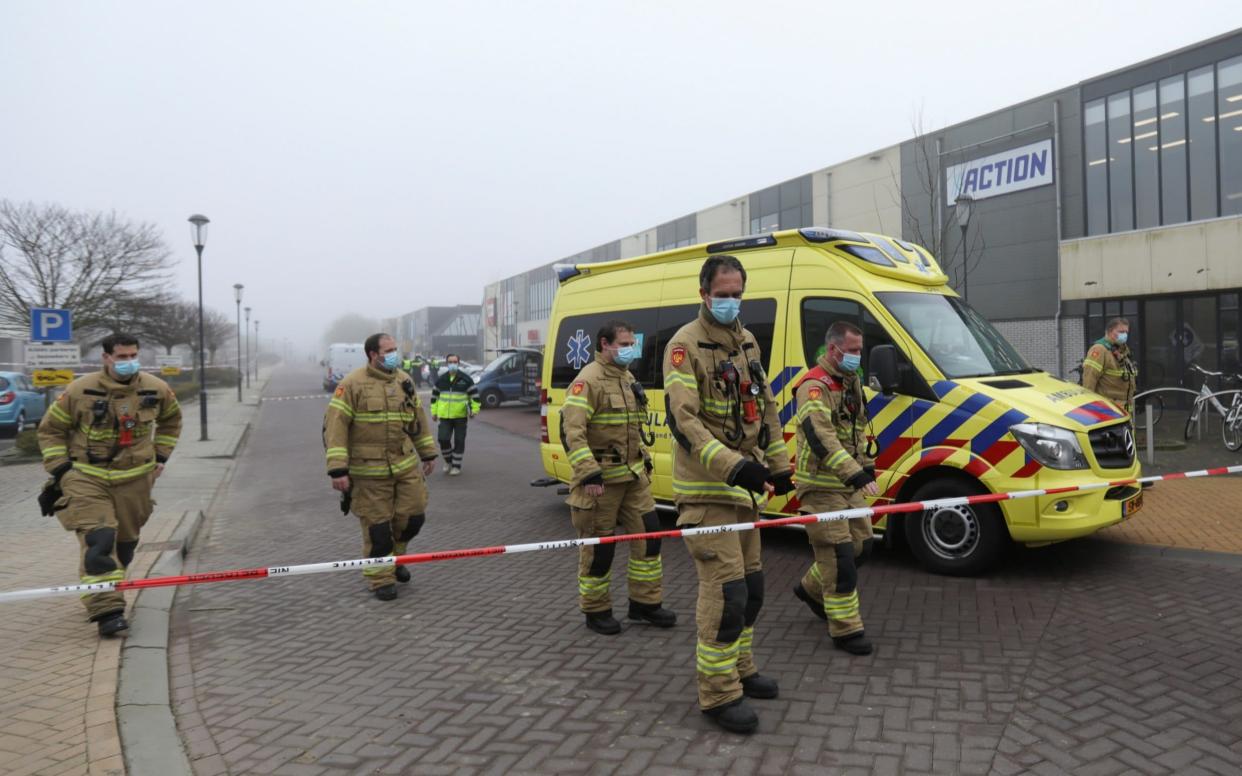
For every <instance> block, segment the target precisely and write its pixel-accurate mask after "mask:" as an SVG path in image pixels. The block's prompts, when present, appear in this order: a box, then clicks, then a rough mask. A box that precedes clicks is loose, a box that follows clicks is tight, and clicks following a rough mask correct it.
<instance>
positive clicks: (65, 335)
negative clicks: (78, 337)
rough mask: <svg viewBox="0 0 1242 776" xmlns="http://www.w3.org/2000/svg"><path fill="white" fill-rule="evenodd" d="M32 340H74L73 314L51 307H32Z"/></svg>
mask: <svg viewBox="0 0 1242 776" xmlns="http://www.w3.org/2000/svg"><path fill="white" fill-rule="evenodd" d="M30 341H31V342H72V341H73V315H72V314H71V313H70V312H69V311H68V310H58V309H55V308H51V307H32V308H30Z"/></svg>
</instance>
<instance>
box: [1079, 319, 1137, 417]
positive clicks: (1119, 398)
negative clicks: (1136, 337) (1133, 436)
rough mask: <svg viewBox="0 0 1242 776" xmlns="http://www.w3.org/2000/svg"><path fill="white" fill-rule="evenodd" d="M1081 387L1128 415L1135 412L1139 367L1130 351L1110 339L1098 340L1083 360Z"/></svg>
mask: <svg viewBox="0 0 1242 776" xmlns="http://www.w3.org/2000/svg"><path fill="white" fill-rule="evenodd" d="M1082 385H1083V387H1084V388H1086V389H1087V390H1089V391H1095V392H1096V393H1098V394H1100V395H1101V396H1103V397H1104V398H1105V399H1108V400H1109V401H1111V402H1113V403H1115V404H1116V405H1117V406H1118V407H1121V408H1122V409H1123V410H1125V411H1126V412H1133V407H1132V406H1131V404H1132V403H1133V401H1134V391H1135V386H1137V385H1138V367H1137V366H1135V364H1134V360H1133V359H1132V358H1131V357H1130V348H1129V347H1128V346H1126V345H1114V344H1113V343H1112V342H1110V341H1109V340H1108V338H1107V337H1104V338H1102V339H1098V340H1096V341H1095V344H1093V345H1092V346H1091V349H1090V350H1088V351H1087V357H1086V358H1084V359H1083V360H1082Z"/></svg>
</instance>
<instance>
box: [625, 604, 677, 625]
mask: <svg viewBox="0 0 1242 776" xmlns="http://www.w3.org/2000/svg"><path fill="white" fill-rule="evenodd" d="M627 616H628V617H629V618H630V619H631V620H643V621H644V622H649V623H651V624H652V625H654V626H656V627H657V628H671V627H673V626H674V625H676V624H677V614H676V612H674V611H672V610H671V609H665V608H664V605H663V604H640V603H639V602H638V601H634V600H631V601H630V611H629V614H628V615H627Z"/></svg>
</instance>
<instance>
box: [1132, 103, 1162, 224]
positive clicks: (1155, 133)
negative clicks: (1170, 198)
mask: <svg viewBox="0 0 1242 776" xmlns="http://www.w3.org/2000/svg"><path fill="white" fill-rule="evenodd" d="M1159 121H1160V116H1159V114H1157V112H1156V85H1155V84H1147V85H1146V86H1140V87H1138V88H1137V89H1135V90H1134V139H1133V141H1132V142H1131V145H1132V146H1133V148H1134V221H1135V225H1136V226H1137V227H1138V228H1139V229H1145V228H1147V227H1149V226H1159V225H1160V169H1159V167H1158V165H1159V157H1158V154H1159V152H1160V127H1159Z"/></svg>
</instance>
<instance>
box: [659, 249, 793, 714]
mask: <svg viewBox="0 0 1242 776" xmlns="http://www.w3.org/2000/svg"><path fill="white" fill-rule="evenodd" d="M745 290H746V270H745V269H744V268H743V267H742V263H741V262H740V261H738V259H737V258H736V257H735V256H712V257H711V258H709V259H708V260H707V261H705V262H704V263H703V267H702V269H701V270H700V272H699V296H700V298H701V299H702V301H703V304H702V306H701V307H700V308H699V314H698V317H697V318H696V319H695V320H693V321H691V322H690V323H687V324H686V325H685V326H682V327H681V328H680V329H679V330H678V331H677V333H675V334H674V335H673V338H672V339H671V340H670V341H669V343H668V345H667V347H666V348H665V350H664V401H665V405H666V408H667V410H668V425H669V430H670V431H671V432H672V436H673V440H674V445H673V447H672V453H673V494H674V497H675V498H676V501H677V510H678V517H677V525H678V526H684V527H690V526H703V527H717V526H728V525H734V524H737V523H747V522H753V521H756V520H758V519H759V511H760V509H761V505H762V503H764V502H766V499H767V495H768V494H769V493H775V494H777V495H784V494H786V493H789V492H791V491H792V490H793V489H794V485H793V481H792V474H793V472H792V471H791V469H790V465H789V450H788V449H787V448H786V446H785V441H784V435H783V434H782V433H781V423H780V418H779V417H778V412H777V406H776V402H775V401H774V399H773V397H772V390H771V387H770V386H769V385H768V381H767V377H766V376H765V375H764V371H763V354H762V353H761V352H760V351H759V343H758V342H757V341H756V340H755V336H754V335H753V334H752V333H751V332H750V331H748V330H747V329H746V328H745V327H744V326H743V325H742V322H741V321H740V320H739V319H738V315H739V313H740V311H741V306H742V294H743V292H744V291H745ZM685 542H686V548H687V549H688V550H689V551H690V556H691V557H692V558H693V559H694V566H695V570H696V571H697V572H698V577H699V595H698V602H697V604H696V607H695V620H696V624H697V626H698V644H697V647H696V661H695V664H696V667H697V679H698V694H699V708H700V709H701V710H702V711H703V713H704V714H706V715H707V716H708V717H709V718H710V719H711V720H712V721H714V722H715V723H716V724H718V725H719V726H720V727H722V728H724V729H725V730H728V731H731V732H735V733H753V732H754V731H755V729H756V728H757V727H758V725H759V717H758V715H757V714H756V713H755V712H754V710H752V709H751V708H750V707H749V706H748V705H747V704H746V700H745V699H746V698H747V697H750V698H775V697H776V696H777V694H778V687H777V683H776V680H775V679H773V678H771V677H767V676H762V675H761V674H760V673H759V669H758V667H757V666H756V665H755V660H754V654H753V651H752V643H753V638H754V626H755V621H756V619H757V618H758V616H759V610H760V609H761V608H762V607H763V595H764V591H763V563H762V561H761V559H760V542H759V532H758V531H757V530H751V531H742V532H734V531H728V532H722V533H707V534H701V535H695V536H687V537H686V538H685Z"/></svg>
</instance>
